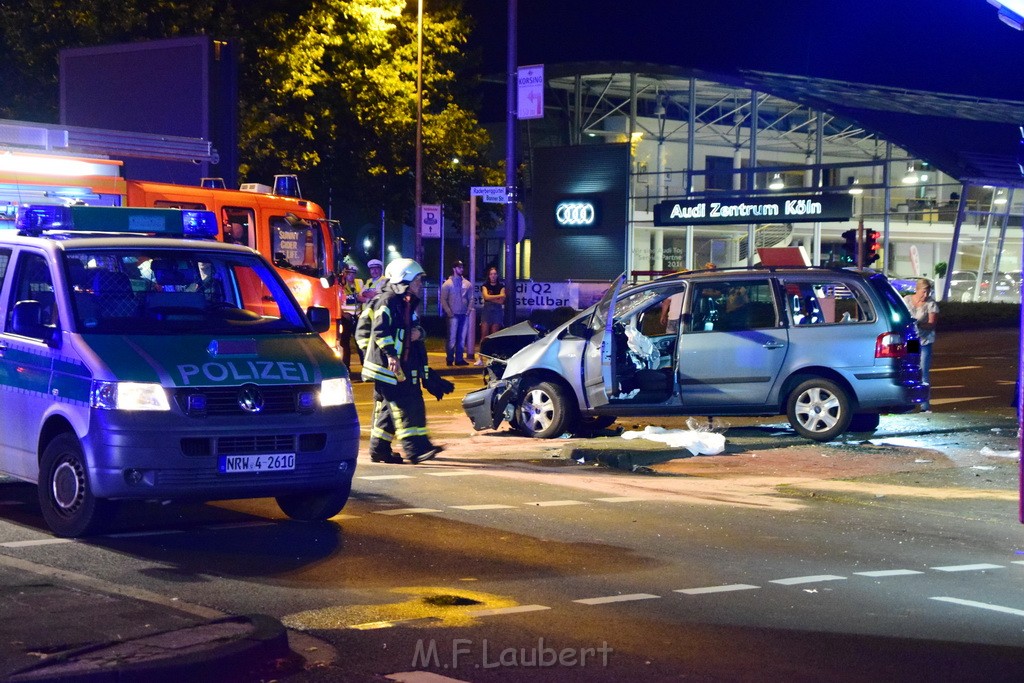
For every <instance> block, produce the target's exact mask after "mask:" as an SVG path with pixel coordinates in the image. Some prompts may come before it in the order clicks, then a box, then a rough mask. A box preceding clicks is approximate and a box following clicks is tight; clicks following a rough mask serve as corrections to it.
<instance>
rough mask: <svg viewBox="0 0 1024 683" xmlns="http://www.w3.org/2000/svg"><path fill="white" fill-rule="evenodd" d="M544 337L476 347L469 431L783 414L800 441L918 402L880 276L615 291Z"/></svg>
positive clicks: (519, 329)
mask: <svg viewBox="0 0 1024 683" xmlns="http://www.w3.org/2000/svg"><path fill="white" fill-rule="evenodd" d="M624 280H625V277H624V276H620V277H619V278H618V279H617V280H616V282H615V283H613V285H612V286H611V287H610V288H609V290H608V292H607V293H606V294H605V296H604V298H603V299H602V300H601V301H600V302H599V303H597V304H596V305H594V306H592V307H591V308H589V309H587V310H585V311H583V312H582V313H580V314H578V315H576V316H575V317H573V318H572V319H571V320H569V321H568V322H566V323H564V324H562V325H559V326H557V327H555V328H554V329H552V330H551V331H550V332H547V333H545V332H544V331H543V330H537V329H535V328H534V327H532V326H530V325H529V324H528V323H520V324H519V325H516V326H514V327H510V328H508V329H507V330H503V331H501V332H499V333H497V334H495V335H491V336H490V337H488V338H487V339H485V340H484V341H483V343H482V344H481V353H482V355H484V356H485V357H486V358H488V368H487V373H486V376H487V386H486V387H485V388H483V389H480V390H478V391H475V392H472V393H470V394H469V395H467V396H466V397H465V399H464V400H463V408H464V410H465V411H466V413H467V414H468V415H469V417H470V419H471V420H472V421H473V426H474V427H475V428H476V429H478V430H483V429H496V428H497V427H498V426H499V425H500V424H501V423H502V422H503V421H507V422H508V423H509V425H510V426H511V427H512V428H513V429H514V430H517V431H519V432H521V433H523V434H524V435H527V436H532V437H536V438H552V437H556V436H559V435H561V434H563V433H566V432H581V431H587V430H588V429H595V428H600V427H604V426H607V425H610V424H611V423H612V422H614V421H615V419H616V418H617V417H622V416H630V415H631V416H657V415H704V416H724V415H748V416H772V415H781V414H785V415H786V416H787V418H788V419H789V422H790V424H791V425H792V426H793V429H795V430H796V431H797V432H798V433H799V434H800V435H802V436H804V437H806V438H808V439H813V440H816V441H829V440H831V439H834V438H836V437H837V436H839V435H840V434H843V433H844V432H847V431H856V432H870V431H874V429H876V428H877V426H878V424H879V416H880V415H881V414H886V413H904V412H909V411H911V410H913V409H915V408H916V407H917V406H918V405H919V404H921V403H922V402H923V401H924V400H925V398H926V396H927V393H928V385H927V384H925V383H924V382H923V381H922V379H921V368H920V343H919V338H918V334H917V329H916V326H915V323H914V321H913V319H912V318H911V317H910V313H909V311H908V310H907V307H906V305H905V304H904V303H903V300H902V299H901V298H900V297H899V295H898V294H897V292H896V291H895V290H894V289H893V287H892V285H891V284H890V283H889V281H888V280H887V279H886V278H885V276H884V275H882V274H879V273H861V272H857V271H852V270H843V269H828V268H754V269H737V270H710V271H700V272H692V273H682V274H677V275H672V276H668V277H665V278H661V279H658V280H654V281H652V282H647V283H642V284H638V285H634V286H628V287H623V283H624Z"/></svg>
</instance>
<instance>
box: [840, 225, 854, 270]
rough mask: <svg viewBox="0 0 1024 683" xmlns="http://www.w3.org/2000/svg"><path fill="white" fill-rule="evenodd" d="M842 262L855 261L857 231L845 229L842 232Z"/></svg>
mask: <svg viewBox="0 0 1024 683" xmlns="http://www.w3.org/2000/svg"><path fill="white" fill-rule="evenodd" d="M843 239H844V240H845V242H844V243H843V258H842V262H843V263H853V264H855V263H857V231H856V230H855V229H850V230H847V231H846V232H844V233H843Z"/></svg>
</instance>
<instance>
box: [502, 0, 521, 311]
mask: <svg viewBox="0 0 1024 683" xmlns="http://www.w3.org/2000/svg"><path fill="white" fill-rule="evenodd" d="M517 15H518V3H517V0H508V55H507V59H508V61H507V63H506V65H505V66H506V68H505V72H506V75H505V78H506V83H505V102H506V106H507V113H506V118H505V186H506V187H507V188H508V203H507V204H506V205H505V292H506V293H507V294H508V296H506V297H505V326H506V327H508V326H510V325H513V324H515V321H516V275H517V273H516V242H517V241H518V232H519V221H518V216H517V215H516V199H517V196H516V195H517V193H516V86H517V85H518V76H517V69H516V62H517V61H518V59H519V57H518V55H517V54H516V21H517V19H516V17H517Z"/></svg>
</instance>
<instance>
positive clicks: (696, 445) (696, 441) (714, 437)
mask: <svg viewBox="0 0 1024 683" xmlns="http://www.w3.org/2000/svg"><path fill="white" fill-rule="evenodd" d="M622 438H623V439H647V440H649V441H657V442H659V443H663V444H666V445H668V446H671V447H672V448H685V449H686V450H688V451H690V452H691V453H693V454H694V455H718V454H719V453H721V452H722V451H724V450H725V437H724V436H723V435H721V434H715V433H714V432H709V431H703V430H693V429H665V428H664V427H645V428H644V430H643V431H642V432H623V433H622Z"/></svg>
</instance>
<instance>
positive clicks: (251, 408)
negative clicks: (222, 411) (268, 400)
mask: <svg viewBox="0 0 1024 683" xmlns="http://www.w3.org/2000/svg"><path fill="white" fill-rule="evenodd" d="M263 404H264V400H263V392H262V391H260V388H259V387H258V386H256V385H255V384H243V385H242V386H241V388H240V389H239V390H238V407H239V408H241V409H242V410H244V411H245V412H247V413H258V412H260V411H261V410H263Z"/></svg>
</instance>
